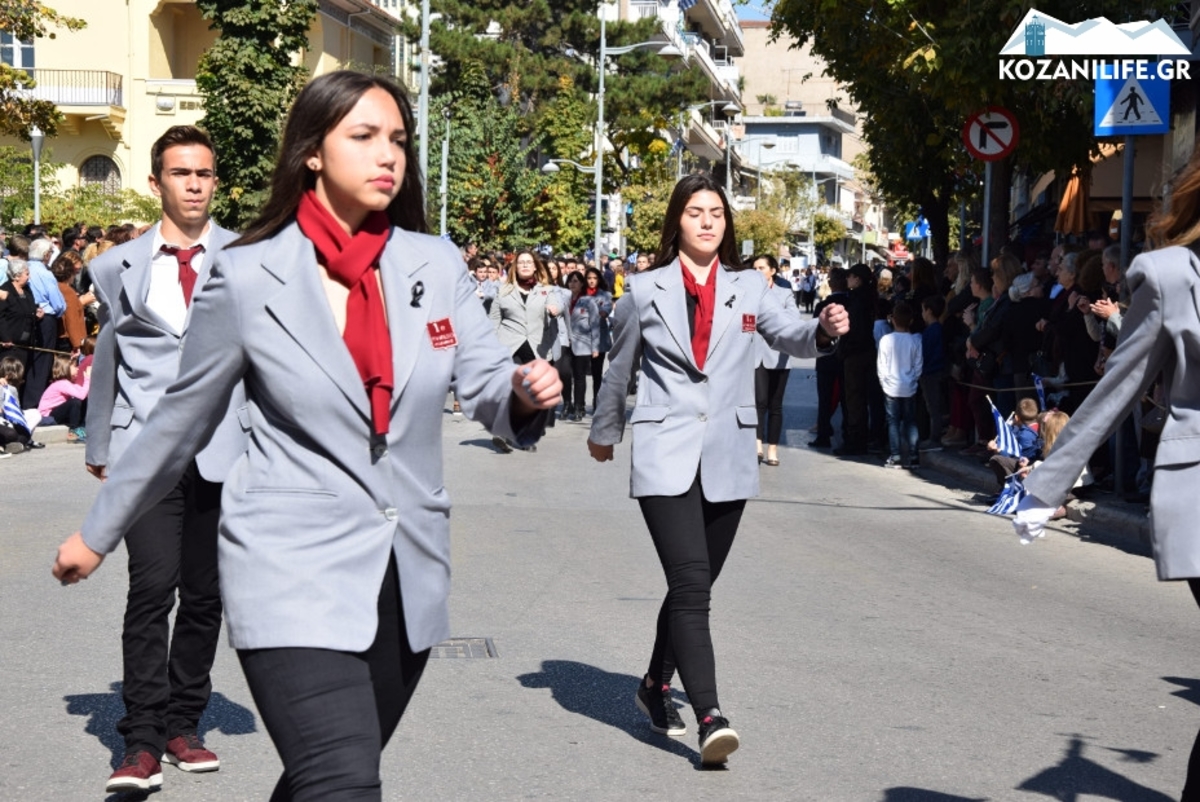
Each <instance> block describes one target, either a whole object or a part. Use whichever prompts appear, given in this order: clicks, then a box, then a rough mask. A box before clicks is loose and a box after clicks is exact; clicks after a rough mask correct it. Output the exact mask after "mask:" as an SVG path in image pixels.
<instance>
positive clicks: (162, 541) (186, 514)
mask: <svg viewBox="0 0 1200 802" xmlns="http://www.w3.org/2000/svg"><path fill="white" fill-rule="evenodd" d="M220 513H221V485H219V484H214V483H213V482H209V481H206V480H205V479H204V478H203V477H202V476H200V471H199V470H198V469H197V468H196V463H195V462H193V463H192V464H191V466H189V467H188V469H187V471H186V472H185V473H184V475H183V478H182V479H180V480H179V484H178V485H176V486H175V488H174V489H173V490H172V491H171V492H170V493H169V494H168V495H167V496H166V498H164V499H163V500H162V501H161V502H159V503H158V504H157V505H155V506H154V507H152V508H151V509H150V510H149V511H148V512H146V514H145V515H143V516H142V517H141V518H139V519H138V521H137V523H135V524H134V525H133V527H132V528H131V529H130V530H129V531H128V532H126V533H125V548H126V550H127V551H128V552H129V594H128V596H127V598H126V602H125V626H124V631H123V632H122V633H121V651H122V658H123V660H124V663H125V668H124V685H123V687H122V691H121V693H122V696H123V698H124V700H125V716H124V717H123V718H122V719H121V720H120V721H119V722H117V731H118V732H119V733H121V735H122V736H124V738H125V748H126V751H127V752H135V751H138V750H141V749H146V750H149V751H150V753H151V754H152V755H154V757H156V758H158V757H160V756H161V755H162V753H163V750H164V748H165V747H166V743H167V741H168V740H170V739H171V738H174V737H175V736H177V735H184V734H188V733H193V732H195V731H196V726H197V725H198V724H199V723H200V716H201V715H203V713H204V708H205V707H206V706H207V705H208V697H209V694H210V693H211V692H212V681H211V680H210V678H209V671H210V670H211V669H212V664H213V658H214V657H215V656H216V651H217V641H218V639H219V637H220V634H221V592H220V588H219V587H218V584H217V522H218V519H219V517H220ZM177 592H178V595H179V610H178V611H177V612H176V614H175V629H174V631H173V632H172V631H171V629H170V625H169V622H168V615H169V614H170V612H171V608H172V607H173V606H174V605H175V596H176V593H177Z"/></svg>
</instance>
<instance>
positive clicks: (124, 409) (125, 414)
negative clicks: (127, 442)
mask: <svg viewBox="0 0 1200 802" xmlns="http://www.w3.org/2000/svg"><path fill="white" fill-rule="evenodd" d="M131 423H133V407H131V406H129V405H128V404H117V405H115V406H114V407H113V411H112V417H111V418H110V425H111V426H112V427H113V428H114V429H128V428H129V424H131Z"/></svg>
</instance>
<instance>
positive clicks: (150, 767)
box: [104, 751, 162, 793]
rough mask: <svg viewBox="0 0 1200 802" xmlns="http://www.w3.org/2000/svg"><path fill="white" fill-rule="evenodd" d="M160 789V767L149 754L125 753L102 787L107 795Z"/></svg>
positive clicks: (141, 752) (144, 752)
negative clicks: (118, 792)
mask: <svg viewBox="0 0 1200 802" xmlns="http://www.w3.org/2000/svg"><path fill="white" fill-rule="evenodd" d="M161 787H162V765H161V764H160V763H159V762H158V761H157V760H155V759H154V756H153V755H151V754H150V753H149V752H146V751H140V752H132V753H127V754H126V755H125V759H124V760H122V761H121V765H120V766H119V767H118V768H117V770H116V771H114V772H113V773H112V776H111V777H109V778H108V784H107V785H105V786H104V790H105V792H107V793H115V792H117V791H149V790H150V789H152V788H161Z"/></svg>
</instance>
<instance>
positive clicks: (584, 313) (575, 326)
mask: <svg viewBox="0 0 1200 802" xmlns="http://www.w3.org/2000/svg"><path fill="white" fill-rule="evenodd" d="M567 315H568V321H569V326H570V330H571V353H572V354H575V355H576V356H591V355H592V354H593V353H594V352H597V351H599V350H600V332H601V331H602V327H603V322H602V321H601V320H600V306H599V305H598V304H597V303H596V299H595V298H594V297H592V296H588V295H580V296H579V300H578V301H576V302H575V306H574V307H573V308H572V306H571V302H570V300H568V301H567Z"/></svg>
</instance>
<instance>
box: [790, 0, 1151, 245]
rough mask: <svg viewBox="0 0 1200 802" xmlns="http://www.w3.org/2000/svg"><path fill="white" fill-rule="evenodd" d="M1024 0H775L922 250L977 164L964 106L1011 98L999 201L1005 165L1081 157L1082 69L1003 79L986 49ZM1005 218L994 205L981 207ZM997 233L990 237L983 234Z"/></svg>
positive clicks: (1088, 135) (1084, 13) (1086, 142)
mask: <svg viewBox="0 0 1200 802" xmlns="http://www.w3.org/2000/svg"><path fill="white" fill-rule="evenodd" d="M1173 5H1174V4H1173V3H1168V2H1165V0H1150V2H1147V3H1142V4H1139V5H1137V6H1131V5H1130V4H1129V3H1127V2H1123V0H1086V2H1085V0H1045V2H1042V3H1039V4H1038V8H1039V9H1040V10H1042V11H1044V12H1045V13H1047V14H1051V15H1053V16H1056V17H1059V18H1061V19H1068V20H1070V19H1086V18H1090V17H1096V16H1106V17H1108V18H1109V19H1110V20H1112V21H1114V22H1117V23H1120V22H1126V21H1130V20H1132V19H1142V18H1145V17H1146V16H1147V15H1148V14H1149V15H1153V14H1155V13H1159V14H1162V13H1165V12H1166V11H1167V10H1168V9H1169V8H1170V7H1172V6H1173ZM1028 8H1029V4H1028V3H1027V2H1014V0H976V1H975V2H972V3H970V4H968V5H965V6H964V5H960V4H948V3H946V2H944V0H887V2H883V3H879V2H870V0H816V2H814V1H813V0H779V1H778V2H777V3H776V5H775V8H774V12H773V17H772V20H773V23H774V29H775V32H776V34H777V35H781V36H790V37H792V38H794V39H795V40H796V42H797V44H804V43H806V42H807V43H809V44H810V46H811V48H812V52H813V53H814V54H815V55H817V56H819V57H820V58H822V59H823V60H824V61H825V63H826V71H827V73H828V74H829V75H830V76H832V77H833V78H835V79H836V80H837V81H839V82H840V83H841V84H842V85H843V86H845V87H846V90H847V92H848V93H849V95H850V97H851V98H852V99H853V100H854V102H855V104H856V105H857V106H858V109H859V111H860V112H861V113H862V115H863V117H864V124H863V131H864V137H865V139H866V141H867V143H868V144H869V145H870V148H871V150H870V166H871V170H872V172H873V174H874V176H875V178H876V179H877V181H878V183H879V187H880V189H881V190H882V192H883V193H884V194H885V195H886V196H887V197H888V198H889V199H891V200H898V201H906V202H908V203H911V204H912V205H913V206H916V207H919V208H920V210H921V212H923V214H924V216H925V219H926V220H928V221H929V226H930V230H931V235H932V239H933V252H934V258H935V259H936V260H937V261H939V262H944V261H945V258H946V256H947V254H948V250H949V236H950V225H949V215H950V210H951V209H953V208H955V206H956V203H957V199H958V198H959V197H964V196H965V197H972V196H973V195H974V194H975V193H976V192H977V191H978V187H979V177H980V176H981V175H982V172H983V170H982V166H981V164H980V163H978V162H972V161H971V160H970V158H969V156H968V154H967V153H966V150H965V148H963V146H962V144H961V141H960V132H961V129H962V126H963V123H964V122H965V120H966V118H967V117H968V116H969V115H970V114H972V113H973V112H975V111H978V110H980V109H981V108H983V107H985V106H989V105H995V106H1004V107H1006V108H1008V109H1010V110H1012V111H1013V112H1014V113H1015V114H1016V116H1017V119H1018V120H1019V121H1020V123H1021V128H1022V139H1021V144H1020V146H1019V148H1018V150H1017V153H1016V154H1015V157H1014V158H1013V159H1012V160H1010V161H1009V162H1005V163H1000V164H998V165H997V168H998V169H995V170H994V178H995V179H996V180H995V181H994V183H995V184H996V185H997V186H996V188H995V193H994V197H999V198H1001V199H1002V200H1004V201H1005V204H1006V202H1007V191H1006V188H1007V186H1008V182H1009V179H1010V177H1011V173H1012V170H1013V168H1014V167H1016V168H1020V169H1028V170H1031V171H1033V172H1044V171H1046V170H1050V169H1056V170H1061V171H1063V172H1064V173H1066V172H1068V171H1069V169H1070V168H1071V167H1074V166H1084V167H1086V166H1090V160H1089V158H1088V157H1089V154H1090V153H1091V152H1092V151H1094V150H1095V148H1096V139H1095V137H1093V136H1092V121H1091V113H1092V100H1091V93H1092V85H1091V83H1090V82H1085V81H1077V82H1073V81H1065V80H1063V81H1028V82H1024V81H1005V80H1002V79H1000V77H999V74H998V70H997V69H996V63H995V62H994V61H992V58H994V55H993V54H998V53H999V52H1000V49H1001V47H1003V45H1004V43H1005V41H1006V40H1007V39H1008V37H1009V35H1010V33H1011V31H1012V30H1013V29H1014V28H1015V27H1016V26H1017V24H1018V23H1019V22H1020V20H1021V19H1022V17H1023V16H1024V14H1025V12H1026V11H1027V10H1028ZM993 219H997V220H998V223H999V226H1001V227H1006V221H1007V214H1006V206H1002V207H1000V208H996V207H994V208H993ZM993 239H994V240H995V241H997V243H998V242H999V241H1000V239H1002V238H995V237H994V238H993Z"/></svg>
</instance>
